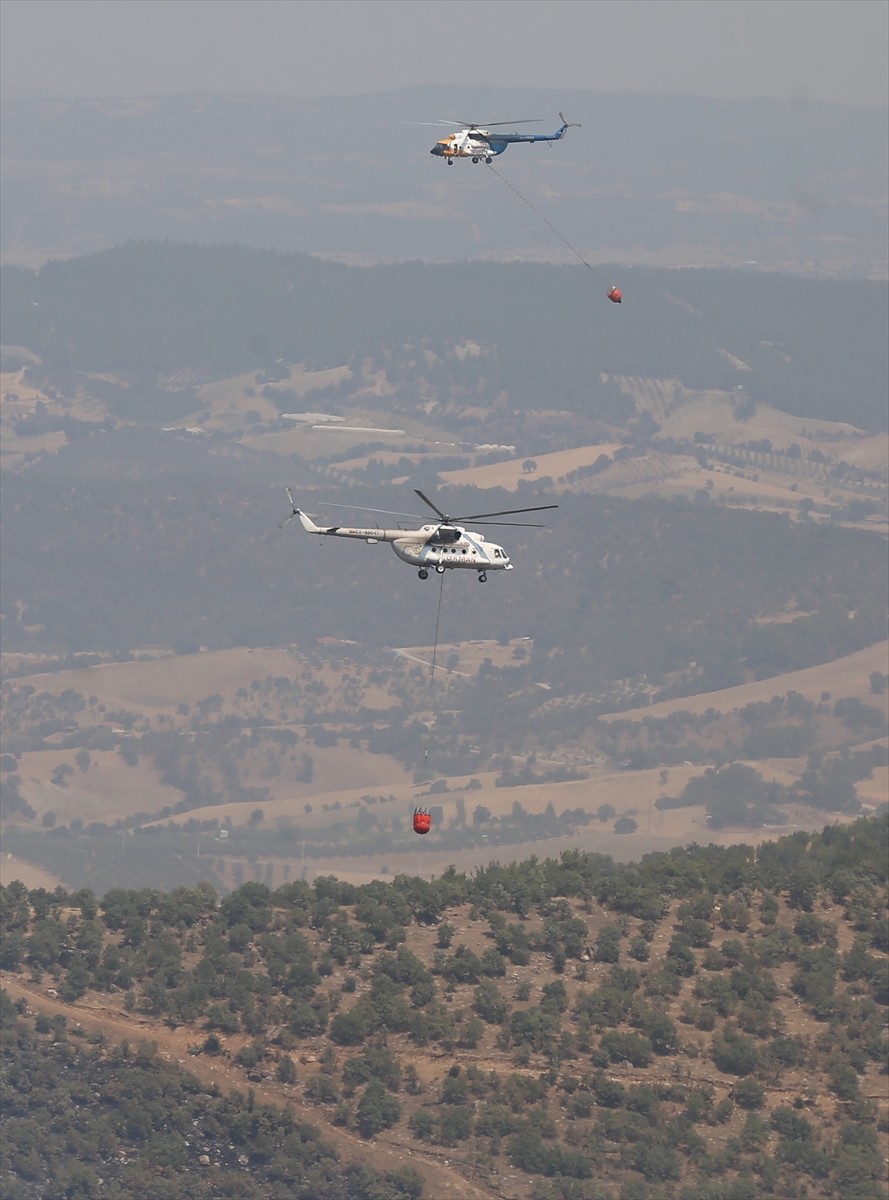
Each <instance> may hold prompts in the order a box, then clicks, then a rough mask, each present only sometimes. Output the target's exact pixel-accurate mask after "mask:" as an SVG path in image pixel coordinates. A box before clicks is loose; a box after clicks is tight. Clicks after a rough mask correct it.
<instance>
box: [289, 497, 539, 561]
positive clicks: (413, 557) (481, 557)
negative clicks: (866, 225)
mask: <svg viewBox="0 0 889 1200" xmlns="http://www.w3.org/2000/svg"><path fill="white" fill-rule="evenodd" d="M286 491H287V498H288V500H289V501H290V507H291V510H292V511H291V513H290V516H289V517H285V519H284V520H283V521H282V522H281V524H280V526H279V528H281V529H283V528H284V526H285V525H286V524H287V522H288V521H292V520H293V518H294V517H298V518H299V522H300V524H301V525H302V527H303V529H306V530H308V532H309V533H315V534H318V536H319V537H345V538H359V539H360V540H361V541H363V542H367V543H368V544H369V545H371V546H373V545H375V544H376V543H377V542H389V543H391V546H392V549H393V550H394V551H395V553H396V554H397V555H398V557H399V558H400V559H401V560H402V562H406V563H409V564H410V565H411V566H414V567H417V576H418V578H420V579H428V578H429V572H430V570H434V571H435V572H436V573H437V574H439V575H443V574H444V573H445V571H453V570H469V571H475V572H476V573H477V575H478V581H479V583H485V581H486V580H487V578H488V574H487V573H488V571H511V570H512V569H513V568H512V563H511V562H510V561H509V555H508V554H507V553H506V551H505V550H504V549H503V547H502V546H498V545H495V543H494V542H489V541H488V540H487V538H485V536H484V535H483V534H481V533H475V532H471V531H470V530H467V529H465V528H464V527H463V526H462V524H460V522H462V521H476V522H478V523H479V524H480V525H514V526H518V527H521V528H523V529H542V528H543V526H542V525H536V524H532V523H529V522H525V521H494V520H491V519H490V518H492V517H510V516H515V515H516V514H518V513H528V512H542V511H543V510H544V509H548V508H558V507H559V506H558V504H538V505H535V506H534V507H533V508H507V509H503V510H502V511H500V512H488V513H472V514H470V515H469V516H465V517H452V516H449V515H448V514H447V513H444V512H442V510H441V509H440V508H439V507H438V505H437V504H433V503H432V501H431V500H430V499H429V497H428V496H424V495H423V493H422V492H421V491H419V490H418V489H416V488H415V489H414V491H415V492H416V494H417V495H418V496H419V497H420V499H421V500H422V501H423V503H424V504H425V505H426V506H427V508H431V509H432V511H433V512H434V513H435V515H436V516H437V517H438V518H439V519H438V521H437V522H434V523H429V524H426V525H423V526H421V527H420V528H419V529H362V528H360V527H354V526H347V525H329V526H320V525H316V524H315V522H314V521H313V520H312V518H311V517H309V516H308V515H307V514H306V513H305V512H303V510H302V509H301V508H297V506H296V504H295V502H294V499H293V496H292V495H291V493H290V488H287V489H286ZM334 507H337V506H336V505H334ZM344 507H347V506H344ZM369 511H376V512H384V513H388V515H389V516H396V517H397V516H411V515H412V514H410V513H393V512H389V510H388V509H375V510H373V509H372V510H369ZM421 519H422V518H421Z"/></svg>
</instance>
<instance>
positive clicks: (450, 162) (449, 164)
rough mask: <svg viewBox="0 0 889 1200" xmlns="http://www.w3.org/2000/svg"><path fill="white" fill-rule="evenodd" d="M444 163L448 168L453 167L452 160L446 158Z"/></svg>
mask: <svg viewBox="0 0 889 1200" xmlns="http://www.w3.org/2000/svg"><path fill="white" fill-rule="evenodd" d="M445 162H446V163H447V164H448V166H449V167H452V166H453V165H454V160H453V159H452V158H446V159H445Z"/></svg>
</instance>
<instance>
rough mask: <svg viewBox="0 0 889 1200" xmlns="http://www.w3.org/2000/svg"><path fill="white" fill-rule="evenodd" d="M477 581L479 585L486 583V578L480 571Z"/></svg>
mask: <svg viewBox="0 0 889 1200" xmlns="http://www.w3.org/2000/svg"><path fill="white" fill-rule="evenodd" d="M478 581H479V583H487V582H488V577H487V575H486V574H485V572H484V571H482V573H481V575H479V577H478Z"/></svg>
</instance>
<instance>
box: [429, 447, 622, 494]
mask: <svg viewBox="0 0 889 1200" xmlns="http://www.w3.org/2000/svg"><path fill="white" fill-rule="evenodd" d="M622 444H623V443H621V442H602V443H598V444H596V445H594V446H575V447H574V448H573V449H571V450H556V451H554V452H553V453H551V454H534V455H527V454H525V455H522V457H521V458H511V459H509V460H508V461H507V462H501V463H490V464H488V465H487V466H482V467H465V468H463V469H462V470H459V471H443V472H442V476H441V477H442V479H443V480H444V481H445V482H446V483H449V484H453V486H455V487H477V488H495V487H499V488H504V489H505V490H506V491H515V489H516V486H517V484H518V482H519V480H520V479H525V480H527V481H529V482H531V483H533V482H534V480H535V479H539V478H541V477H542V476H544V475H548V476H550V478H552V479H558V478H559V476H561V475H567V474H568V472H569V471H576V470H577V469H578V468H579V467H591V466H592V465H593V463H594V462H595V461H596V459H597V458H599V456H600V455H602V454H607V455H608V457H609V458H612V457H613V456H614V454H615V452H616V451H617V450H619V449H620V448H621V446H622ZM529 457H530V458H533V459H534V462H536V463H537V470H536V471H530V472H529V471H525V470H523V468H522V463H524V462H526V461H527V460H528V458H529Z"/></svg>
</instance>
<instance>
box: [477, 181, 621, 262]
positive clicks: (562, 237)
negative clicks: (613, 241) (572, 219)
mask: <svg viewBox="0 0 889 1200" xmlns="http://www.w3.org/2000/svg"><path fill="white" fill-rule="evenodd" d="M488 170H489V171H493V172H494V174H495V175H496V176H497V178H498V179H502V180H503V182H504V183H505V184H506V186H507V187H508V188H509V190H510V191H511V192H514V193H515V194H516V195H517V196H518V198H519V199H520V200H521V201H522V203H523V204H527V206H528V207H529V208H530V210H531V212H532V213H534V214H535V215H536V216H538V217H539V218H540V219H541V221H543V223H544V225H548V226H549V227H550V229H551V230H552V231H553V233H554V234H555V235H556V237H557V238H559V240H560V241H562V242H564V243H565V245H566V246H567V247H568V249H569V250H570V251H571V253H572V254H573V255H574V256H575V258H579V259H580V261H581V262H582V263H583V265H584V266H585V267H586V268H587V270H588V271H592V272H593V274H594V275H595V274H597V272H596V268H595V267H594V266H593V265H592V263H589V262H587V260H586V259H585V258H584V256H583V255H582V254H581V253H580V251H579V250H578V249H577V247H576V246H574V245H572V243H571V242H569V241H568V239H567V238H566V237H565V235H564V233H561V232H560V231H559V230H558V229H556V227H555V225H553V223H552V221H551V220H550V219H549V217H546V216H544V214H543V213H542V212H541V211H540V209H539V208H535V207H534V205H533V204H532V203H531V201H530V200H529V199H528V197H527V196H523V195H522V193H521V192H520V191H519V189H518V188H517V187H516V186H515V184H513V183H510V182H509V180H508V179H507V178H506V176H505V175H501V174H500V172H499V171H498V170H497V168H496V167H495V166H494V164H493V163H488Z"/></svg>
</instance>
